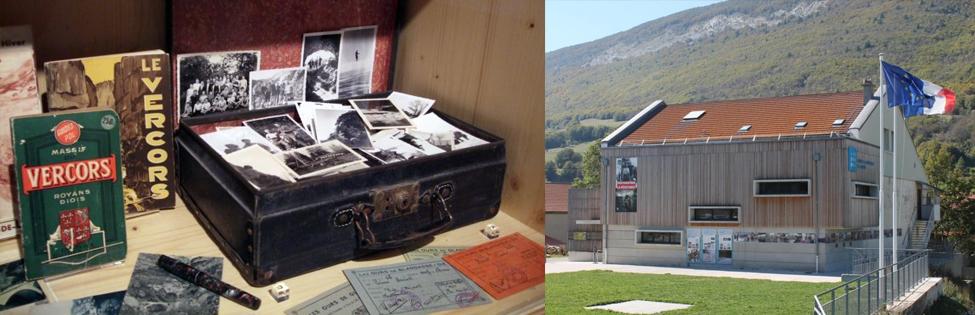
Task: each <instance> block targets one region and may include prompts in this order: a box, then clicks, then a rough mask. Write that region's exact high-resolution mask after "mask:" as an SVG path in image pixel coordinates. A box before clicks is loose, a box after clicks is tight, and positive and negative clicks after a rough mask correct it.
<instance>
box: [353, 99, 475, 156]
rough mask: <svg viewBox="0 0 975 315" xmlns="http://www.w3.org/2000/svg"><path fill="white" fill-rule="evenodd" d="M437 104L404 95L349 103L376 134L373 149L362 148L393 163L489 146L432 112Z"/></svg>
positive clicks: (372, 134)
mask: <svg viewBox="0 0 975 315" xmlns="http://www.w3.org/2000/svg"><path fill="white" fill-rule="evenodd" d="M434 102H435V100H432V99H428V98H423V97H419V96H413V95H409V94H406V93H402V92H392V93H390V94H389V96H387V97H386V98H372V99H353V100H349V103H351V104H352V108H353V109H354V110H355V111H356V112H357V113H358V114H359V116H360V117H361V118H362V121H363V123H364V124H365V126H366V128H368V129H369V130H370V132H372V133H371V135H370V138H371V141H372V147H371V148H366V147H360V148H362V149H363V152H365V153H366V154H368V155H370V156H372V157H373V158H375V159H377V160H379V161H381V162H383V163H385V164H389V163H395V162H401V161H407V160H412V159H415V158H419V157H424V156H430V155H435V154H440V153H444V152H450V151H453V150H459V149H463V148H468V147H472V146H476V145H481V144H486V143H487V141H484V140H482V139H479V138H477V137H474V136H473V135H471V134H469V133H467V132H464V131H462V130H460V128H457V127H456V126H454V125H452V124H450V123H448V122H447V121H445V120H443V119H441V118H440V117H439V116H437V115H436V114H434V113H431V112H430V109H431V108H432V107H433V104H434Z"/></svg>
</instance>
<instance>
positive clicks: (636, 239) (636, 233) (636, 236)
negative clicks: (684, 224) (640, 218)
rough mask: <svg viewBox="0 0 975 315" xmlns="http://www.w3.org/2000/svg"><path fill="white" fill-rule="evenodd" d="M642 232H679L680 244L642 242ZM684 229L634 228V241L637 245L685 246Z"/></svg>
mask: <svg viewBox="0 0 975 315" xmlns="http://www.w3.org/2000/svg"><path fill="white" fill-rule="evenodd" d="M640 232H651V233H677V234H680V244H653V243H640ZM684 242H686V240H685V239H684V230H641V229H638V230H634V231H633V243H634V244H635V245H636V246H650V247H656V246H660V247H674V248H681V247H684Z"/></svg>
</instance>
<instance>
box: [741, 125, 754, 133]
mask: <svg viewBox="0 0 975 315" xmlns="http://www.w3.org/2000/svg"><path fill="white" fill-rule="evenodd" d="M751 129H752V125H744V126H741V128H738V132H747V131H749V130H751Z"/></svg>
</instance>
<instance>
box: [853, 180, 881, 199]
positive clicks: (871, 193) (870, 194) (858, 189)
mask: <svg viewBox="0 0 975 315" xmlns="http://www.w3.org/2000/svg"><path fill="white" fill-rule="evenodd" d="M853 197H856V198H870V199H877V185H874V184H868V183H858V182H854V183H853Z"/></svg>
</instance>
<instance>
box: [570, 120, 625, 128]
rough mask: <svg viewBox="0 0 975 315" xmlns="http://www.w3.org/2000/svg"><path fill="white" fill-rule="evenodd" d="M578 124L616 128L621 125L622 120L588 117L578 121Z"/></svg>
mask: <svg viewBox="0 0 975 315" xmlns="http://www.w3.org/2000/svg"><path fill="white" fill-rule="evenodd" d="M579 124H580V125H583V126H607V127H610V128H613V129H616V128H617V127H619V126H620V125H622V124H623V122H622V121H615V120H612V119H596V118H589V119H583V120H580V121H579Z"/></svg>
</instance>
